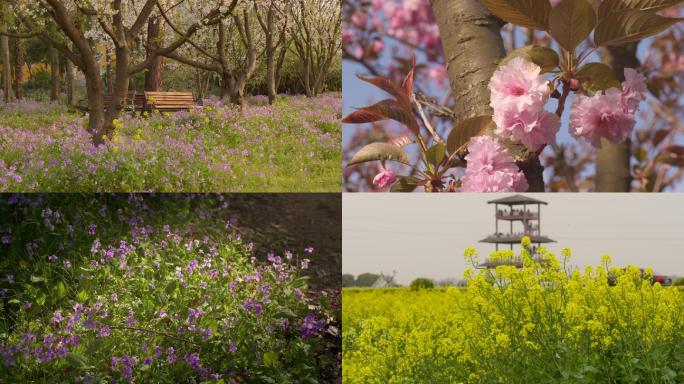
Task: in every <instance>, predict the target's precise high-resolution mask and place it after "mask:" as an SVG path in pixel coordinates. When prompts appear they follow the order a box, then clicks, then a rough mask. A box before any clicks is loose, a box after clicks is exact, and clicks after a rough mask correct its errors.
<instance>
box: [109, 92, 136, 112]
mask: <svg viewBox="0 0 684 384" xmlns="http://www.w3.org/2000/svg"><path fill="white" fill-rule="evenodd" d="M111 102H112V95H110V94H105V95H104V104H105V108H107V107H108V106H109V103H111ZM121 107H122V109H123V110H124V111H132V112H138V111H141V112H142V111H143V110H144V108H145V94H144V93H136V92H135V91H130V92H127V93H126V97H125V98H124V99H123V101H122V102H121Z"/></svg>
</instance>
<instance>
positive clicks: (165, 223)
mask: <svg viewBox="0 0 684 384" xmlns="http://www.w3.org/2000/svg"><path fill="white" fill-rule="evenodd" d="M231 211H232V210H231V209H230V206H229V204H228V200H227V199H226V198H225V197H224V196H222V195H130V196H125V195H100V196H93V195H44V196H39V195H11V196H10V195H4V196H2V198H0V217H2V218H3V219H2V222H0V252H1V253H2V257H0V356H1V358H0V379H3V380H0V381H4V380H7V381H9V382H74V381H77V382H81V381H82V382H130V381H137V382H162V383H164V382H168V383H172V382H203V381H210V382H224V383H230V382H234V383H241V382H255V383H256V382H259V383H269V382H270V383H288V382H292V383H295V382H296V383H300V382H309V383H317V382H330V381H333V380H334V378H335V377H337V375H339V372H338V371H336V370H334V368H331V367H337V366H338V362H337V356H336V355H335V352H334V351H333V353H331V351H329V350H328V349H329V346H330V341H329V340H330V338H331V337H332V338H334V337H335V335H337V334H338V330H337V326H336V322H335V320H334V318H333V315H332V314H333V313H334V310H333V309H332V308H329V307H327V306H325V303H324V302H323V301H319V300H318V298H317V297H318V296H317V294H316V292H314V291H312V290H310V289H309V288H308V284H307V277H306V276H305V273H306V272H307V268H308V264H309V260H308V259H307V258H306V257H312V258H315V257H320V256H318V255H317V254H316V252H315V251H314V250H313V249H311V248H306V249H303V250H301V251H300V252H299V254H293V253H291V252H289V251H284V252H282V253H279V254H278V255H276V254H274V253H268V254H266V255H261V253H265V252H262V251H261V250H260V249H259V248H258V247H257V246H256V245H254V244H252V243H246V242H244V241H243V240H241V236H240V234H239V233H238V232H237V228H236V226H235V218H234V217H231ZM262 258H265V259H266V260H267V261H266V262H260V260H261V259H262Z"/></svg>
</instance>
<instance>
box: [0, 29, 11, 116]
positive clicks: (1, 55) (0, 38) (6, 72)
mask: <svg viewBox="0 0 684 384" xmlns="http://www.w3.org/2000/svg"><path fill="white" fill-rule="evenodd" d="M6 31H7V25H6V24H4V23H0V32H6ZM0 59H2V94H3V95H4V97H5V101H6V102H10V101H11V100H12V80H11V77H12V76H11V68H12V67H11V65H10V51H9V38H8V37H7V36H6V35H0Z"/></svg>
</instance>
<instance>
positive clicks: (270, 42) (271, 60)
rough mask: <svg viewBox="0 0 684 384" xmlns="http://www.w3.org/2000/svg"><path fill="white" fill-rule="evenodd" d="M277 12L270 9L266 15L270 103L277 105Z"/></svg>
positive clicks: (267, 81) (267, 72)
mask: <svg viewBox="0 0 684 384" xmlns="http://www.w3.org/2000/svg"><path fill="white" fill-rule="evenodd" d="M274 13H275V11H274V10H273V9H272V8H269V10H268V14H267V15H266V26H267V29H268V30H267V31H266V84H267V87H268V103H269V104H273V103H275V99H276V87H275V85H276V81H275V53H276V52H275V50H276V46H275V41H274V38H273V34H274V30H275V21H274V16H275V15H274Z"/></svg>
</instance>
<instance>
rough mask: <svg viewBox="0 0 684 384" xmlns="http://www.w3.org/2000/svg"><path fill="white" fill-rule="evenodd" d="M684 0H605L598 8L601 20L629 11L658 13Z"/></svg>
mask: <svg viewBox="0 0 684 384" xmlns="http://www.w3.org/2000/svg"><path fill="white" fill-rule="evenodd" d="M683 2H684V0H603V1H602V2H601V5H599V8H598V15H599V19H603V18H604V17H605V16H607V15H609V14H611V13H615V12H619V11H624V10H627V9H633V10H641V11H649V12H657V11H660V10H663V9H665V8H669V7H672V6H674V5H677V4H680V3H683Z"/></svg>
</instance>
